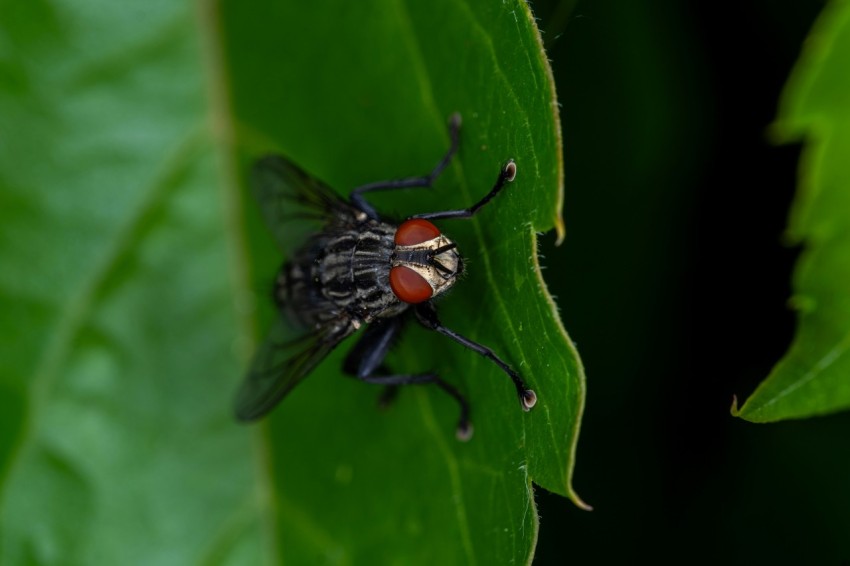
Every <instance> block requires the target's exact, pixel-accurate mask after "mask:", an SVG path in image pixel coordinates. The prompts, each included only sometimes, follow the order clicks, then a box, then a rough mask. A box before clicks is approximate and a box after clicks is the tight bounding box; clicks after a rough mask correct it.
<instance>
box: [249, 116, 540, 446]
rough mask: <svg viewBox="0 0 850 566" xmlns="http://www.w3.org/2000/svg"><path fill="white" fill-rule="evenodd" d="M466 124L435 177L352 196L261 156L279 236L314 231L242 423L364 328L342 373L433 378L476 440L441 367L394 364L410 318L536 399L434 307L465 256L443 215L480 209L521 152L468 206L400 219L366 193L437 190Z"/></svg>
mask: <svg viewBox="0 0 850 566" xmlns="http://www.w3.org/2000/svg"><path fill="white" fill-rule="evenodd" d="M459 130H460V115H459V114H454V115H453V116H452V117H451V119H450V121H449V134H450V138H451V145H450V147H449V150H448V151H447V152H446V154H445V155H444V156H443V158H442V159H441V160H440V162H439V163H438V164H437V166H436V167H434V169H433V170H432V171H431V173H429V174H428V175H425V176H423V177H411V178H406V179H398V180H392V181H384V182H378V183H370V184H368V185H364V186H361V187H357V188H355V189H354V190H353V191H352V192H351V195H350V197H349V198H348V200H345V199H343V198H341V197H339V196H337V194H336V193H334V192H333V191H332V190H331V189H330V188H329V187H328V186H327V185H325V184H324V183H322V182H321V181H319V180H318V179H316V178H314V177H312V176H310V175H309V174H308V173H306V172H304V171H303V170H302V169H301V168H299V167H298V166H297V165H295V164H293V163H292V162H291V161H288V160H287V159H285V158H283V157H280V156H277V155H271V156H267V157H265V158H263V159H261V160H259V161H258V162H257V163H256V165H255V166H254V170H253V183H252V185H253V188H254V191H255V193H256V196H257V198H258V200H259V202H260V205H261V208H262V210H263V214H264V216H265V219H266V221H267V223H268V224H269V226H270V228H271V229H272V231H273V232H276V233H277V240H278V243H279V244H280V245H281V246H282V247H284V248H286V247H288V245H289V243H290V242H291V240H292V237H291V234H288V235H287V236H286V237H285V236H284V234H283V232H282V231H281V230H282V228H281V226H284V225H287V224H286V223H290V224H289V226H290V227H291V225H292V223H294V222H299V221H306V222H308V223H309V222H312V223H313V230H314V231H313V233H312V235H309V236H308V237H307V238H306V242H305V243H304V244H303V245H302V246H301V247H300V248H298V249H297V250H295V251H294V252H293V253H292V254H291V255H290V258H289V259H288V260H287V261H286V262H285V263H284V264H283V267H282V268H281V269H280V271H279V273H278V275H277V278H276V280H275V284H274V301H275V304H276V306H277V308H278V310H279V311H280V315H281V316H280V317H279V318H278V321H277V323H276V324H275V326H274V327H273V328H272V330H271V331H270V332H269V335H268V337H267V338H266V340H265V342H264V343H263V344H262V345H261V346H260V348H259V350H258V351H257V353H256V354H255V356H254V359H253V362H252V364H251V367H250V368H249V370H248V375H247V376H246V378H245V380H244V381H243V383H242V386H241V388H240V389H239V391H238V394H237V398H236V416H237V418H238V419H239V420H241V421H252V420H255V419H258V418H260V417H262V416H263V415H265V414H266V413H268V412H269V411H270V410H271V409H272V408H273V407H274V406H275V405H276V404H277V403H278V402H279V401H280V400H281V399H283V398H284V397H285V396H286V395H287V394H288V393H289V392H290V391H292V389H293V388H294V387H295V386H296V385H297V384H298V383H299V382H300V381H301V380H302V379H304V378H305V377H307V375H308V374H309V373H310V372H311V371H312V370H313V369H314V368H315V367H316V366H317V365H318V364H319V362H321V361H322V360H323V359H324V358H325V357H326V356H327V355H328V354H329V353H330V352H331V350H333V349H334V348H336V346H337V345H339V344H340V343H341V342H342V341H343V340H345V339H346V338H348V337H349V336H351V335H352V334H354V333H355V332H356V331H357V330H358V329H360V328H361V327H365V328H364V331H363V333H362V334H361V335H360V338H359V340H358V341H357V342H356V343H355V344H354V346H353V348H352V349H351V351H350V352H349V353H348V356H347V357H346V358H345V361H344V363H343V367H342V369H343V372H344V373H346V374H348V375H350V376H352V377H355V378H357V379H359V380H362V381H365V382H368V383H375V384H382V385H385V386H389V388H388V389H387V393H389V394H391V393H392V392H394V391H395V390H396V389H397V386H400V385H407V384H423V383H433V384H434V385H436V386H437V387H439V388H440V389H442V390H443V391H445V392H446V393H448V394H449V395H451V396H452V397H453V398H454V399H455V400H456V401H457V403H458V405H459V407H460V417H459V420H458V427H457V435H458V438H460V439H461V440H466V439H468V438H469V437H470V436H471V434H472V427H471V424H470V420H469V403H468V402H467V400H466V398H465V397H464V396H463V395H461V393H460V392H459V391H458V390H457V389H456V388H455V387H454V386H453V385H451V384H450V383H448V382H446V381H444V380H443V379H442V378H440V377H439V376H437V375H436V374H434V373H432V372H425V373H393V372H390V371H389V370H387V368H386V367H385V366H384V364H383V362H384V358H385V356H386V355H387V353H388V352H389V350H390V347H391V346H392V345H393V343H394V342H395V341H396V338H397V337H398V335H399V332H400V331H401V329H402V327H403V326H404V324H405V322H406V321H408V320H409V319H411V318H414V319H415V320H417V321H418V322H419V323H420V324H422V325H423V326H424V327H425V328H428V329H430V330H434V331H436V332H439V333H440V334H443V335H444V336H447V337H448V338H451V339H452V340H454V341H455V342H457V343H459V344H461V345H462V346H465V347H466V348H469V349H470V350H472V351H474V352H477V353H478V354H480V355H482V356H484V357H485V358H487V359H489V360H490V361H492V362H493V363H494V364H496V365H497V366H498V367H499V368H500V369H501V370H502V371H503V372H504V373H505V374H507V375H508V377H510V379H511V380H512V381H513V384H514V386H515V387H516V391H517V395H518V396H519V400H520V404H521V406H522V408H523V409H524V410H526V411H528V410H529V409H531V408H532V407H533V406H534V404H535V403H536V401H537V396H536V395H535V393H534V391H532V390H531V389H529V388H528V387H526V385H525V383H524V382H523V380H522V378H521V377H520V376H519V375H518V374H517V372H515V371H514V370H513V369H512V368H511V367H510V366H509V365H508V364H507V363H505V362H504V361H502V359H501V358H499V356H497V355H496V354H495V353H494V352H493V351H492V350H491V349H490V348H488V347H486V346H483V345H481V344H478V343H476V342H473V341H472V340H470V339H469V338H466V337H464V336H461V335H460V334H458V333H457V332H455V331H453V330H451V329H449V328H446V327H445V326H443V324H442V323H441V322H440V319H439V318H438V317H437V311H436V309H435V307H434V300H435V299H436V298H438V297H439V296H440V295H442V294H444V293H445V292H446V291H448V290H449V289H450V288H451V287H452V286H453V285H454V284H455V283H456V282H457V279H458V277H459V276H460V275H461V273H462V272H463V269H464V263H463V258H462V257H461V255H460V254H459V252H458V249H457V245H456V244H455V243H454V242H453V241H451V240H450V239H449V238H447V237H446V236H445V235H443V233H442V232H441V231H440V230H439V229H438V228H437V227H436V226H435V225H434V224H433V223H432V221H435V220H448V219H461V218H471V217H472V216H474V215H475V214H477V213H478V212H479V211H480V210H481V209H482V208H483V207H484V206H485V205H486V204H487V203H489V202H490V201H491V200H492V199H493V197H495V196H496V195H497V194H498V193H499V191H501V190H502V189H503V188H504V187H505V185H506V184H507V183H509V182H511V181H513V179H514V177H515V176H516V169H517V168H516V164H515V163H514V162H513V160H510V161H508V162H507V163H506V164H505V165H504V166H503V167H502V169H501V170H500V172H499V175H498V177H497V179H496V183H495V184H494V185H493V187H492V188H491V189H490V192H489V193H487V194H486V195H485V196H484V198H482V199H481V200H479V201H478V202H477V203H475V204H474V205H472V206H471V207H469V208H465V209H460V210H446V211H442V212H430V213H426V214H416V215H413V216H411V217H409V218H408V219H407V220H405V221H404V222H402V223H401V224H396V223H392V222H390V221H388V220H386V219H384V218H382V217H381V216H380V215H379V214H378V213H377V211H376V210H375V209H374V208H373V207H372V205H371V204H369V203H368V202H367V201H366V198H365V195H366V194H367V193H370V192H373V191H386V190H396V189H408V188H414V187H430V186H431V185H432V183H433V182H434V180H435V179H436V178H437V177H438V176H439V175H440V173H442V171H443V170H444V169H445V168H446V166H447V165H448V164H449V162H450V161H451V159H452V157H453V156H454V154H455V153H456V151H457V148H458V134H459ZM317 226H318V231H316V227H317Z"/></svg>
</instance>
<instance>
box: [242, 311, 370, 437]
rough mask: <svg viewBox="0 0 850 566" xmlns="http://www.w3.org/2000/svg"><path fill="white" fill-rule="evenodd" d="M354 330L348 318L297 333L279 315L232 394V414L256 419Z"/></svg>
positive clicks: (244, 418)
mask: <svg viewBox="0 0 850 566" xmlns="http://www.w3.org/2000/svg"><path fill="white" fill-rule="evenodd" d="M353 332H354V327H353V326H352V325H351V323H350V321H348V320H343V319H340V320H338V321H332V322H330V323H328V324H326V325H325V326H323V327H320V328H318V329H317V330H316V331H315V332H310V333H307V334H301V335H298V334H297V333H296V332H295V331H293V329H292V325H291V324H289V323H288V321H286V320H284V319H283V317H279V318H278V320H277V322H276V323H275V325H274V326H273V327H272V330H271V331H270V332H269V335H268V336H267V337H266V340H265V342H263V345H262V346H260V348H259V350H258V351H257V353H256V354H254V360H253V361H252V362H251V367H250V369H249V370H248V375H247V376H246V377H245V380H244V381H243V382H242V386H241V387H240V388H239V391H238V393H237V395H236V418H237V419H239V420H240V421H243V422H247V421H253V420H256V419H259V418H260V417H262V416H263V415H265V414H266V413H268V412H269V411H270V410H272V409H273V408H274V406H275V405H277V404H278V402H280V400H281V399H283V398H284V397H285V396H286V395H287V394H289V392H290V391H292V389H293V388H294V387H295V386H296V385H298V384H299V383H300V382H301V380H302V379H304V378H305V377H307V375H308V374H309V373H310V372H311V371H313V368H315V367H316V366H317V365H318V364H319V362H321V361H322V360H323V359H324V358H325V357H326V356H327V355H328V354H329V353H330V352H331V350H333V349H334V348H335V347H336V346H337V345H338V344H339V343H340V342H341V341H342V340H344V339H345V338H346V337H348V336H350V335H351V334H352V333H353Z"/></svg>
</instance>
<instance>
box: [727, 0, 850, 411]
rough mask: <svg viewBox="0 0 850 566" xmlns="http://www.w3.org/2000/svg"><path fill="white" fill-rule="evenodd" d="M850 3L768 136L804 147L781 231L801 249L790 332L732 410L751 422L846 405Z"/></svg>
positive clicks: (829, 18)
mask: <svg viewBox="0 0 850 566" xmlns="http://www.w3.org/2000/svg"><path fill="white" fill-rule="evenodd" d="M848 69H850V3H847V2H837V1H836V2H833V3H832V5H831V6H830V7H829V8H827V9H826V10H825V11H824V13H823V14H822V15H821V17H820V19H819V21H818V22H817V24H816V25H815V27H814V29H813V30H812V32H811V34H810V36H809V39H808V41H807V44H806V46H805V51H804V53H803V55H802V57H801V59H800V61H799V62H798V63H797V67H796V69H795V70H794V73H793V75H792V77H791V79H790V80H789V81H788V84H787V86H786V88H785V92H784V95H783V101H782V106H781V110H780V113H779V120H778V122H777V124H776V125H775V128H776V133H777V135H778V136H779V137H780V139H782V140H786V141H788V140H804V141H805V144H806V149H805V153H804V155H803V159H802V163H801V167H800V180H799V189H798V194H797V198H796V201H795V203H794V206H793V209H792V212H791V220H790V225H789V228H788V237H789V240H790V241H791V242H792V243H795V244H803V245H804V251H803V253H802V255H801V257H800V260H799V263H798V265H797V269H796V272H795V275H794V288H795V290H796V292H795V295H794V298H793V299H792V305H793V306H794V307H795V308H796V309H798V311H799V316H798V320H799V322H798V329H797V335H796V337H795V339H794V342H793V344H792V345H791V348H790V349H789V351H788V353H787V354H786V355H785V357H784V358H783V359H782V360H781V361H780V362H779V363H778V364H777V365H776V367H775V368H774V370H773V371H772V372H771V374H770V376H768V378H767V379H766V380H765V381H764V382H763V383H762V384H761V385H760V386H759V387H758V389H756V391H755V392H754V393H753V394H752V396H750V398H749V399H747V401H746V403H745V404H744V405H743V407H741V409H740V411H739V412H738V411H736V409H735V408H734V407H733V412H735V413H736V414H738V415H739V416H741V417H742V418H744V419H747V420H750V421H754V422H766V421H776V420H781V419H788V418H803V417H809V416H813V415H821V414H826V413H832V412H835V411H839V410H843V409H847V408H848V407H850V379H848V376H850V160H848V158H847V156H848V155H850V103H848V101H850V73H849V72H848Z"/></svg>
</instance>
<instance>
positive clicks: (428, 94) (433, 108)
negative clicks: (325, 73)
mask: <svg viewBox="0 0 850 566" xmlns="http://www.w3.org/2000/svg"><path fill="white" fill-rule="evenodd" d="M404 2H405V0H396V1H395V5H396V12H397V13H398V16H399V18H398V19H399V22H400V24H401V25H402V26H404V27H405V28H406V29H407V33H402V34H401V35H402V37H404V38H405V39H406V41H407V44H408V50H409V51H410V54H411V62H412V67H413V69H414V74H415V75H416V77H417V79H418V81H419V84H420V86H421V88H420V92H422V93H423V101H424V103H425V106H427V107H428V109H429V111H430V114H431V115H432V117H434V120H435V121H436V122H437V123H438V124H442V123H443V122H444V117H442V116H440V110H439V108H438V107H437V102H436V100H434V90H433V86H432V81H431V77H430V76H429V74H428V71H427V68H426V67H425V60H424V57H423V54H422V47H421V45H420V44H419V41H418V40H417V39H416V34H415V30H414V27H413V25H412V22H411V20H410V13H409V12H408V10H407V6H406V5H405V3H404ZM455 167H456V169H455V170H456V171H458V170H459V171H460V173H461V174H460V178H461V183H460V185H461V188H462V191H463V193H464V194H465V195H467V196H468V194H469V190H468V187H467V186H466V176H465V175H463V170H462V166H461V164H460V162H458V161H455ZM479 236H480V235H479ZM479 239H480V237H479ZM418 397H419V399H420V405H419V406H420V409H421V410H420V414H421V415H422V418H423V421H424V423H425V426H426V428H427V429H428V431H429V432H430V433H431V435H432V436H433V437H434V441H435V442H436V444H437V446H438V447H439V449H440V451H441V452H442V453H443V456H444V457H445V462H446V468H447V469H448V473H449V478H450V481H451V485H452V491H454V492H455V497H453V498H452V499H453V500H454V501H455V512H456V516H457V521H458V528H459V531H460V536H461V541H462V543H463V549H464V552H465V553H466V557H467V560H468V561H469V563H470V564H476V563H477V560H476V558H475V551H474V548H473V545H472V535H471V533H470V530H469V517H468V516H467V513H466V504H465V503H464V499H463V493H462V485H461V480H460V470H459V466H458V461H457V456H456V455H455V454H454V452H452V451H451V450H450V449H449V447H448V446H447V445H446V443H445V439H444V438H443V436H442V433H441V431H440V430H439V427H438V426H437V423H436V422H435V419H434V415H433V411H432V408H431V403H430V401H429V400H428V398H427V397H426V396H425V395H422V394H420V395H419V396H418Z"/></svg>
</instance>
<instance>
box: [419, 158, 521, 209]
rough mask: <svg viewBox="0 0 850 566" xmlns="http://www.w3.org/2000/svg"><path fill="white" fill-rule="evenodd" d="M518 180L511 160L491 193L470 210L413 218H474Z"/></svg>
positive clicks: (506, 164)
mask: <svg viewBox="0 0 850 566" xmlns="http://www.w3.org/2000/svg"><path fill="white" fill-rule="evenodd" d="M514 178H516V163H514V160H513V159H511V160H509V161H508V162H507V163H505V166H504V167H502V170H501V171H499V177H498V178H497V179H496V184H495V185H493V188H492V189H490V192H489V193H487V194H486V195H484V198H482V199H481V200H479V201H478V202H476V203H475V204H473V205H472V206H470V207H469V208H462V209H460V210H443V211H441V212H426V213H424V214H414V215H413V216H411V218H423V219H425V220H440V219H441V218H472V217H473V216H474V215H475V213H476V212H478V211H479V210H481V208H482V207H483V206H484V205H485V204H487V203H488V202H490V201H491V200H492V199H493V197H495V196H496V195H497V194H499V191H501V190H502V189H503V188H505V185H507V184H508V183H510V182H511V181H513V180H514Z"/></svg>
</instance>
